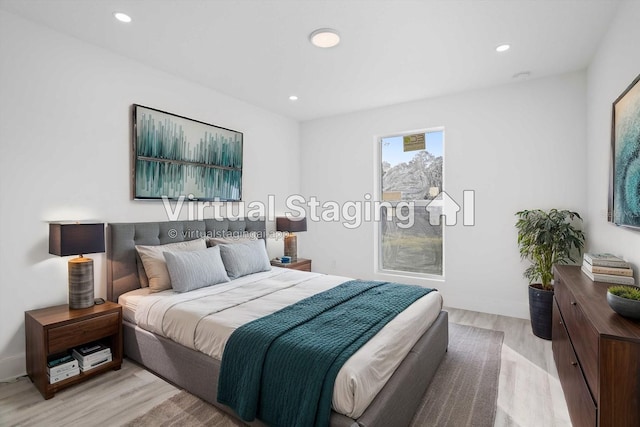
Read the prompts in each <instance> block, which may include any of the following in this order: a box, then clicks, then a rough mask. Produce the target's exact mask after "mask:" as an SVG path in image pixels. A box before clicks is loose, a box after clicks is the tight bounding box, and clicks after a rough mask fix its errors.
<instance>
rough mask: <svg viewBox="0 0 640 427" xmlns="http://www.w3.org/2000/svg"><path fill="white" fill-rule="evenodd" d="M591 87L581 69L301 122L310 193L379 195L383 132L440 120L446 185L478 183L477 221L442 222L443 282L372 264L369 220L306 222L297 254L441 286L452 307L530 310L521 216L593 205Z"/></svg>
mask: <svg viewBox="0 0 640 427" xmlns="http://www.w3.org/2000/svg"><path fill="white" fill-rule="evenodd" d="M585 95H586V83H585V75H584V73H582V72H578V73H571V74H566V75H561V76H556V77H550V78H545V79H540V80H532V81H528V82H522V83H516V84H511V85H507V86H502V87H497V88H491V89H486V90H480V91H475V92H468V93H463V94H459V95H453V96H447V97H442V98H437V99H429V100H422V101H418V102H412V103H407V104H401V105H395V106H390V107H386V108H380V109H375V110H371V111H364V112H359V113H354V114H348V115H341V116H337V117H331V118H326V119H320V120H314V121H309V122H304V123H302V125H301V144H302V145H301V152H300V155H301V182H302V191H303V194H304V195H306V196H311V195H315V196H317V197H318V199H319V200H320V201H321V202H324V201H327V200H336V201H338V202H344V201H357V200H363V197H364V195H365V194H366V193H369V194H372V193H373V191H374V168H375V166H374V154H375V150H376V148H375V147H376V142H375V136H376V135H390V134H394V133H396V132H403V131H407V130H415V129H423V128H426V127H436V126H444V127H445V182H444V190H445V191H446V192H447V193H448V194H449V195H450V196H452V197H453V198H454V199H457V200H458V203H460V201H461V200H460V199H461V198H462V192H463V191H464V190H475V194H476V195H475V198H476V203H475V205H476V206H475V213H476V216H475V220H476V225H475V226H473V227H464V226H462V225H460V223H461V222H462V217H461V214H460V216H459V217H458V220H459V222H458V224H459V225H456V226H453V227H448V228H447V229H446V231H445V233H446V234H445V269H446V271H445V276H446V278H445V280H444V281H442V282H439V281H429V280H424V279H422V280H418V279H412V278H398V277H389V276H383V275H377V274H375V273H374V256H375V255H374V249H373V248H374V227H375V224H372V223H368V224H365V225H363V226H362V227H360V228H358V229H355V230H348V229H346V228H344V227H343V226H342V225H341V224H340V223H310V224H309V226H308V228H309V231H308V232H306V233H301V234H300V235H299V244H298V247H299V251H300V253H301V254H302V255H304V256H305V257H310V258H313V263H314V270H317V271H324V272H327V273H333V274H340V275H346V276H351V277H358V278H372V279H390V280H395V281H404V282H409V283H416V284H423V285H425V286H430V287H437V288H438V289H439V290H440V291H441V292H442V293H443V295H444V298H445V304H446V305H448V306H452V307H460V308H465V309H470V310H476V311H481V312H490V313H497V314H504V315H510V316H517V317H522V318H527V317H528V299H527V282H526V280H525V279H524V278H523V277H522V272H523V271H524V269H525V267H526V264H525V263H521V262H520V260H519V254H518V248H517V245H516V231H515V228H514V224H515V216H514V214H515V212H516V211H518V210H521V209H529V208H544V209H548V208H552V207H556V208H567V209H572V210H577V211H579V212H581V213H584V212H585V211H586V205H587V203H586V200H587V195H586V188H585V185H584V181H585V168H584V164H585V162H586V153H585V139H586V135H585V130H586V123H585V118H586V97H585Z"/></svg>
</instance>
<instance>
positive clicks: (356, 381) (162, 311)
mask: <svg viewBox="0 0 640 427" xmlns="http://www.w3.org/2000/svg"><path fill="white" fill-rule="evenodd" d="M348 280H351V279H349V278H346V277H339V276H329V275H323V274H318V273H308V272H301V271H297V270H291V269H284V268H277V267H274V268H273V269H272V270H271V271H267V272H262V273H256V274H251V275H249V276H244V277H241V278H239V279H236V280H232V281H231V282H226V283H222V284H219V285H215V286H210V287H206V288H202V289H197V290H195V291H191V292H185V293H182V294H180V293H177V292H174V291H171V290H167V291H163V292H157V293H150V292H149V291H148V288H142V289H137V290H135V291H132V292H128V293H126V294H124V295H121V296H120V298H119V300H118V302H119V303H120V304H121V305H122V306H123V307H124V310H123V312H124V318H125V319H126V320H128V321H129V322H132V323H136V324H137V325H138V326H140V327H141V328H143V329H146V330H148V331H150V332H153V333H155V334H158V335H162V336H164V337H167V338H169V339H171V340H173V341H176V342H178V343H180V344H182V345H184V346H186V347H189V348H191V349H194V350H198V351H201V352H203V353H205V354H207V355H209V356H211V357H213V358H216V359H218V360H220V359H222V352H223V351H224V346H225V344H226V342H227V339H228V338H229V336H230V335H231V333H232V332H233V331H234V330H235V329H236V328H238V327H239V326H241V325H243V324H245V323H247V322H250V321H252V320H255V319H257V318H260V317H262V316H266V315H268V314H270V313H273V312H275V311H278V310H280V309H281V308H283V307H285V306H287V305H289V304H293V303H295V302H297V301H299V300H301V299H304V298H307V297H309V296H311V295H314V294H316V293H319V292H322V291H325V290H327V289H330V288H332V287H335V286H337V285H339V284H341V283H343V282H346V281H348ZM441 309H442V297H441V295H440V293H438V292H435V291H434V292H431V293H429V294H427V295H425V296H424V297H422V298H420V299H419V300H417V301H416V302H415V303H413V304H412V305H411V306H409V307H408V308H407V309H406V310H405V311H403V312H402V313H400V314H399V315H398V316H396V318H395V319H393V320H392V321H391V322H389V323H388V324H387V325H386V326H385V327H384V328H383V329H381V330H380V331H379V332H378V333H377V334H376V335H375V336H374V337H373V338H372V339H371V340H370V341H369V342H367V343H366V344H365V345H364V346H363V347H361V348H360V349H359V350H358V351H357V352H356V353H355V354H354V355H353V356H352V357H351V358H349V360H347V362H346V363H345V364H344V366H343V367H342V369H341V370H340V371H339V373H338V376H337V378H336V382H335V386H334V390H333V402H332V403H333V409H334V410H335V411H336V412H338V413H341V414H344V415H347V416H349V417H351V418H354V419H355V418H358V417H359V416H360V415H362V413H363V412H364V410H365V409H366V408H367V407H368V406H369V404H370V403H371V401H372V400H373V399H374V397H375V396H376V395H377V394H378V392H379V391H380V390H381V389H382V387H383V386H384V384H386V382H387V380H388V379H389V377H391V375H392V374H393V372H394V371H395V370H396V368H397V367H398V365H399V364H400V362H402V360H403V359H404V357H405V356H406V355H407V354H408V353H409V350H410V349H411V348H412V347H413V346H414V344H415V343H416V342H417V340H418V339H419V338H420V336H422V334H423V333H424V332H425V331H426V330H427V329H428V328H429V327H430V326H431V324H432V323H433V322H434V321H435V319H436V318H437V316H438V314H439V313H440V311H441Z"/></svg>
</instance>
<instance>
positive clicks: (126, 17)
mask: <svg viewBox="0 0 640 427" xmlns="http://www.w3.org/2000/svg"><path fill="white" fill-rule="evenodd" d="M113 16H115V18H116V19H117V20H118V21H120V22H131V17H130V16H129V15H127V14H126V13H122V12H113Z"/></svg>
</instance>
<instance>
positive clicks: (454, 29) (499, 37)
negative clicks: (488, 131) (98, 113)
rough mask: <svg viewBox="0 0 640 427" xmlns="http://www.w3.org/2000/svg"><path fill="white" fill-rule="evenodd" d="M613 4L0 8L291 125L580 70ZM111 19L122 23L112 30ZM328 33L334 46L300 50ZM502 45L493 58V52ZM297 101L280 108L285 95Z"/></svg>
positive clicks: (205, 2)
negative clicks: (121, 18)
mask: <svg viewBox="0 0 640 427" xmlns="http://www.w3.org/2000/svg"><path fill="white" fill-rule="evenodd" d="M617 5H618V1H617V0H460V1H452V0H450V1H446V0H422V1H399V0H395V1H394V0H367V1H364V0H324V1H322V0H180V1H178V0H135V1H131V0H129V1H125V0H84V1H79V0H0V8H1V9H4V10H7V11H9V12H12V13H15V14H17V15H20V16H22V17H24V18H27V19H30V20H33V21H35V22H38V23H42V24H44V25H47V26H49V27H51V28H54V29H56V30H59V31H61V32H63V33H67V34H70V35H72V36H74V37H77V38H79V39H82V40H85V41H87V42H90V43H94V44H96V45H99V46H102V47H104V48H106V49H109V50H111V51H113V52H117V53H119V54H121V55H124V56H126V57H129V58H134V59H136V60H139V61H140V62H142V63H145V64H148V65H150V66H153V67H155V68H157V69H161V70H164V71H167V72H170V73H172V74H174V75H176V76H180V77H183V78H186V79H188V80H191V81H194V82H197V83H199V84H201V85H203V86H206V87H210V88H212V89H215V90H217V91H219V92H222V93H225V94H228V95H230V96H233V97H235V98H238V99H241V100H244V101H246V102H249V103H251V104H254V105H258V106H261V107H264V108H266V109H269V110H271V111H275V112H277V113H280V114H282V115H284V116H288V117H291V118H294V119H296V120H301V121H302V120H309V119H314V118H318V117H323V116H329V115H335V114H340V113H345V112H351V111H357V110H363V109H368V108H373V107H379V106H384V105H390V104H395V103H400V102H405V101H411V100H416V99H422V98H427V97H434V96H439V95H443V94H449V93H454V92H462V91H467V90H471V89H475V88H480V87H487V86H493V85H500V84H506V83H510V82H514V81H516V80H518V79H514V78H513V75H514V74H516V73H518V72H522V71H530V72H531V77H529V78H539V77H543V76H548V75H552V74H558V73H564V72H568V71H573V70H579V69H583V68H585V67H586V66H587V65H588V63H589V61H590V59H591V57H592V55H593V54H594V52H595V50H596V48H597V46H598V43H599V41H600V39H601V38H602V36H603V35H604V33H605V32H606V30H607V27H608V25H609V23H610V21H611V18H612V17H613V15H614V13H615V10H616V8H617ZM114 11H122V12H126V13H127V14H129V15H130V16H131V17H132V18H133V22H131V23H130V24H123V23H120V22H118V21H116V20H115V19H114V18H113V15H112V13H113V12H114ZM321 27H331V28H335V29H337V30H338V31H339V32H340V34H341V38H342V41H341V44H340V45H339V46H337V47H335V48H332V49H319V48H316V47H314V46H312V45H311V44H310V43H309V41H308V35H309V34H310V33H311V32H312V31H313V30H315V29H317V28H321ZM504 42H507V43H510V44H511V45H512V48H511V50H509V51H508V52H506V53H502V54H499V53H497V52H496V51H495V47H496V46H497V45H498V44H501V43H504ZM2 60H5V59H2ZM293 94H295V95H297V96H298V97H299V100H298V101H296V102H292V101H289V99H288V98H289V95H293Z"/></svg>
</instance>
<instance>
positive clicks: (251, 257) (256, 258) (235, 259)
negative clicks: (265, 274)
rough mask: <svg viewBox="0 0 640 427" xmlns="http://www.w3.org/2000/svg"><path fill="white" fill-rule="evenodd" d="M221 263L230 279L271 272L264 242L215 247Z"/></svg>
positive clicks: (255, 241) (252, 241)
mask: <svg viewBox="0 0 640 427" xmlns="http://www.w3.org/2000/svg"><path fill="white" fill-rule="evenodd" d="M214 248H220V254H221V255H222V262H224V267H225V268H226V269H227V274H228V275H229V277H230V278H231V279H237V278H238V277H242V276H246V275H247V274H252V273H259V272H261V271H269V270H271V263H270V262H269V255H267V248H266V246H265V242H264V240H262V239H260V240H250V241H247V242H242V243H234V244H231V245H217V246H214Z"/></svg>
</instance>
